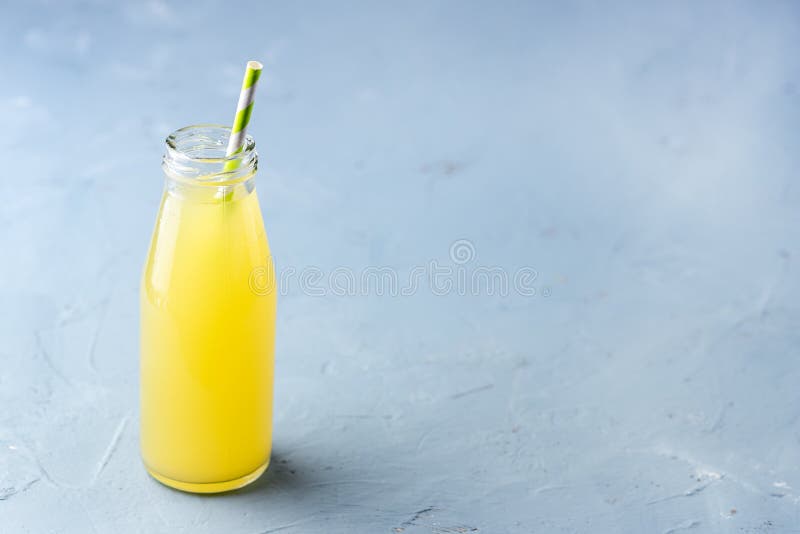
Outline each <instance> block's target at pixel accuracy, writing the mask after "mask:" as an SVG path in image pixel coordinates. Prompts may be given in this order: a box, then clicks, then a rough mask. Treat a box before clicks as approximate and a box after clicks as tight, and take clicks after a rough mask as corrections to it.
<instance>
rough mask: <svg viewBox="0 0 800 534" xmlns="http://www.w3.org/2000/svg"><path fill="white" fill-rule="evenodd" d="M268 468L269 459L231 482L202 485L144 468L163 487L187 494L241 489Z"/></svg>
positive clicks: (205, 483)
mask: <svg viewBox="0 0 800 534" xmlns="http://www.w3.org/2000/svg"><path fill="white" fill-rule="evenodd" d="M268 466H269V459H267V461H266V462H264V464H262V465H261V466H259V467H258V469H256V470H255V471H253V472H251V473H248V474H246V475H244V476H242V477H239V478H235V479H233V480H224V481H222V482H204V483H195V482H183V481H181V480H174V479H171V478H169V477H165V476H164V475H160V474H158V473H156V472H155V471H153V470H152V469H150V468H149V467H147V466H145V469H147V472H148V473H149V474H150V476H151V477H153V478H154V479H156V480H157V481H159V482H161V483H162V484H164V485H165V486H169V487H170V488H175V489H178V490H181V491H186V492H189V493H222V492H223V491H232V490H235V489H239V488H243V487H245V486H247V485H248V484H251V483H252V482H255V481H256V480H257V479H258V477H260V476H261V475H262V474H264V471H266V470H267V467H268Z"/></svg>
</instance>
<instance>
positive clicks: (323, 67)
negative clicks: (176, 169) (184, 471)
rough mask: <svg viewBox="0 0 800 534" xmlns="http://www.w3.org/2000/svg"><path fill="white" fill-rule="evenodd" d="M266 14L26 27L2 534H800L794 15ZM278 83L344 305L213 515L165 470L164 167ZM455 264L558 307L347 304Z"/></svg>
mask: <svg viewBox="0 0 800 534" xmlns="http://www.w3.org/2000/svg"><path fill="white" fill-rule="evenodd" d="M251 4H252V5H248V6H246V7H247V10H248V11H247V13H243V12H242V8H243V7H244V6H238V5H237V4H236V3H222V2H218V3H217V2H203V1H199V2H191V3H188V2H182V3H177V2H174V3H165V2H163V1H161V0H149V1H144V2H133V1H125V2H110V1H109V2H103V1H88V2H31V3H27V2H25V3H23V2H13V3H11V2H8V3H5V4H4V5H3V9H2V15H1V16H0V50H2V54H0V81H2V83H0V156H2V161H3V164H4V171H3V172H2V173H1V174H0V198H2V199H3V202H2V207H0V250H2V254H3V261H2V262H0V532H2V533H3V534H6V533H14V534H16V533H50V532H52V533H62V532H70V533H72V532H75V533H86V532H97V533H106V532H113V533H115V534H127V533H139V532H148V533H151V534H157V533H192V534H199V533H219V532H225V533H230V534H264V533H267V532H276V531H281V532H285V533H287V534H290V533H300V532H327V533H348V534H349V533H354V532H359V533H361V532H364V533H373V532H375V533H378V532H387V533H400V532H403V533H406V534H414V533H423V532H434V533H438V534H444V533H458V532H485V533H492V534H493V533H531V532H536V533H548V534H549V533H561V532H563V533H567V532H587V533H589V532H591V533H601V532H626V533H627V532H641V533H680V532H683V531H692V532H714V533H728V532H737V533H738V532H753V533H754V532H797V531H798V530H800V513H798V511H799V510H800V389H799V388H798V387H797V384H798V383H800V360H798V356H800V354H799V353H800V307H799V306H798V297H800V280H799V279H798V257H800V241H799V240H798V238H799V237H800V230H799V229H800V182H798V179H797V178H798V173H797V169H798V163H799V161H798V160H799V159H800V158H799V157H798V154H799V153H800V151H798V142H799V141H800V130H799V129H798V128H797V124H798V119H800V55H798V54H797V53H796V51H797V43H798V42H800V24H799V21H800V8H798V5H797V4H796V3H792V2H764V3H757V2H737V1H731V2H728V1H718V2H715V1H711V2H668V3H661V2H658V3H655V2H641V3H640V2H613V3H599V2H598V3H591V2H499V3H492V2H438V1H436V2H414V3H411V4H407V3H368V2H363V3H362V2H355V3H351V2H346V3H322V2H320V3H305V2H304V3H289V2H286V3H274V2H263V3H261V2H259V3H251ZM231 21H236V22H235V24H234V23H232V22H231ZM248 59H260V60H262V61H263V62H264V64H265V73H264V76H263V78H262V85H261V87H260V90H259V95H258V101H257V105H256V109H255V113H254V116H253V126H252V129H251V132H252V134H253V135H254V137H255V138H256V140H257V143H258V147H259V151H260V154H261V162H262V164H261V171H260V175H259V179H258V184H259V185H258V188H259V189H258V193H259V196H260V199H261V202H262V207H263V209H264V215H265V220H266V225H267V230H268V232H269V235H270V240H271V245H272V248H273V250H274V253H275V254H276V262H277V266H278V269H279V271H281V272H282V273H284V274H287V273H291V272H293V271H292V270H294V272H296V273H307V272H309V269H312V270H313V269H314V268H316V269H318V270H319V272H321V273H323V279H322V281H321V282H320V283H318V284H315V285H314V287H309V280H308V279H304V281H303V282H301V281H299V280H298V278H296V277H295V278H293V277H291V276H288V275H287V278H288V280H287V284H286V287H285V288H283V291H282V294H281V296H280V300H279V321H278V339H277V351H276V355H277V382H276V396H275V409H276V413H275V453H274V457H273V464H272V467H271V468H270V470H269V471H268V473H267V474H266V475H265V476H264V477H263V479H262V480H260V481H259V482H258V483H257V484H256V485H254V486H252V487H250V488H248V489H246V490H244V491H242V492H239V493H235V494H227V495H223V496H218V497H201V496H193V495H187V494H183V493H179V492H175V491H172V490H169V489H167V488H165V487H163V486H160V485H159V484H157V483H155V482H154V481H152V480H151V479H149V478H148V477H147V475H146V474H145V472H144V470H143V469H142V467H141V465H140V462H139V458H138V442H137V440H138V412H137V395H138V391H137V387H138V385H137V373H138V352H137V351H138V347H137V328H138V309H137V291H138V282H139V280H138V277H139V273H140V269H141V266H142V262H143V260H144V255H145V251H146V248H147V244H148V240H149V237H150V232H151V230H152V226H153V222H154V218H155V212H156V208H157V205H158V202H159V196H160V193H161V188H162V175H161V171H160V167H159V160H160V157H161V153H162V150H163V138H164V137H165V136H166V134H168V133H169V132H170V131H171V130H174V129H176V128H178V127H181V126H184V125H187V124H192V123H198V122H217V123H224V122H227V121H229V120H230V116H231V114H232V111H233V108H234V106H235V101H236V95H237V91H238V85H239V83H240V78H241V70H242V67H243V65H244V63H245V62H246V61H247V60H248ZM433 261H435V262H436V266H437V267H442V268H450V269H451V271H450V275H451V276H452V278H451V281H455V282H457V281H458V277H459V276H461V274H459V273H463V276H465V277H466V278H464V279H465V280H466V279H471V277H472V276H473V274H474V273H475V272H476V270H478V269H480V268H484V267H497V268H499V271H495V272H500V273H505V274H506V276H509V275H514V274H515V273H517V272H519V270H520V269H530V270H535V272H536V277H535V278H530V277H529V278H528V279H526V280H527V282H526V284H524V285H525V287H523V288H520V287H518V286H513V287H511V288H510V290H509V291H508V292H507V294H505V295H501V294H494V295H490V294H488V293H489V291H487V290H486V288H485V287H478V288H471V287H470V288H463V287H462V289H463V290H461V291H459V288H458V287H457V286H458V284H457V283H456V284H455V285H454V286H453V287H451V288H450V291H440V290H437V289H436V287H434V286H433V285H432V284H431V283H430V280H428V279H423V280H422V281H421V283H420V284H419V286H418V287H417V288H416V290H414V291H408V293H411V294H410V295H401V294H391V291H389V292H384V294H382V295H381V294H378V293H380V291H378V289H377V288H366V290H365V291H363V293H367V294H360V293H362V291H355V293H359V294H352V293H353V292H350V293H348V294H345V295H340V294H339V293H337V292H336V291H334V290H333V289H335V288H334V287H333V286H331V285H330V283H329V282H330V274H331V273H333V272H350V273H355V274H356V275H360V274H363V272H364V271H365V270H367V269H369V268H371V267H372V268H375V267H381V268H388V269H389V271H388V272H390V273H395V274H394V275H393V276H396V277H397V279H398V280H399V281H403V280H409V279H410V277H411V276H412V274H413V272H414V268H415V267H421V268H422V269H423V271H426V272H427V271H429V270H430V269H431V268H432V264H431V262H433ZM337 268H341V269H340V270H339V271H335V269H337ZM483 272H485V270H484V271H483ZM525 272H532V271H525ZM326 277H327V278H326ZM326 281H327V282H326ZM326 284H327V285H326ZM512 285H513V284H512ZM437 287H438V286H437ZM320 289H321V293H322V295H317V292H320V291H318V290H320ZM362 289H363V288H362ZM440 289H441V288H440ZM531 289H532V290H534V292H535V293H534V294H533V295H530V294H529V293H530V291H529V290H531ZM439 293H447V294H445V295H442V294H439Z"/></svg>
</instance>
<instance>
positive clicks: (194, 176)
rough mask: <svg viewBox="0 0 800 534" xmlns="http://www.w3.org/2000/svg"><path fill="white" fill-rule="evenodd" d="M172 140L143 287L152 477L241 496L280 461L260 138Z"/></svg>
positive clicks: (221, 135) (203, 132)
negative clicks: (275, 447)
mask: <svg viewBox="0 0 800 534" xmlns="http://www.w3.org/2000/svg"><path fill="white" fill-rule="evenodd" d="M229 135H230V128H225V127H221V126H208V125H205V126H192V127H188V128H183V129H181V130H178V131H176V132H175V133H173V134H172V135H170V136H169V138H168V139H167V149H166V154H165V156H164V163H163V167H164V171H165V174H166V187H165V191H164V195H163V199H162V202H161V209H160V212H159V215H158V220H157V223H156V228H155V232H154V233H153V239H152V243H151V246H150V252H149V255H148V258H147V262H146V265H145V269H144V275H143V279H142V286H141V449H142V458H143V460H144V463H145V466H146V467H147V470H148V471H149V472H150V474H151V475H152V476H153V477H155V478H156V479H158V480H159V481H161V482H163V483H164V484H167V485H169V486H172V487H175V488H178V489H182V490H186V491H193V492H218V491H226V490H230V489H235V488H237V487H241V486H243V485H245V484H247V483H249V482H251V481H252V480H255V479H256V478H258V476H259V475H260V474H261V473H262V472H263V471H264V470H265V469H266V467H267V465H268V463H269V455H270V447H271V434H272V421H271V418H272V390H273V366H274V363H273V346H274V339H275V308H276V292H275V291H274V290H273V289H274V274H273V273H274V269H273V268H272V260H271V257H270V251H269V245H268V243H267V236H266V233H265V231H264V225H263V222H262V218H261V210H260V207H259V203H258V197H257V196H256V191H255V173H256V165H257V155H256V152H255V144H254V142H253V141H252V138H250V137H247V138H246V141H245V144H244V148H243V150H241V151H240V152H239V153H238V154H236V155H234V156H232V158H235V159H236V160H237V161H236V164H235V165H234V166H233V167H235V169H234V170H232V171H227V172H223V170H224V169H225V168H226V166H227V167H231V165H230V164H229V162H230V161H231V157H227V158H226V157H225V151H224V145H225V142H226V141H227V138H228V137H229Z"/></svg>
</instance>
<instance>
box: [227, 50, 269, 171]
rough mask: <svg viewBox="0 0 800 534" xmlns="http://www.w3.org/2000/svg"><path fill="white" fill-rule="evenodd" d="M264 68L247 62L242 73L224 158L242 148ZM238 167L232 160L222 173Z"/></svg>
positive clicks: (257, 63) (237, 163) (254, 62)
mask: <svg viewBox="0 0 800 534" xmlns="http://www.w3.org/2000/svg"><path fill="white" fill-rule="evenodd" d="M263 68H264V66H263V65H262V64H261V63H259V62H258V61H248V62H247V69H245V71H244V80H243V81H242V91H241V92H240V93H239V104H238V105H237V106H236V117H235V118H234V119H233V126H232V127H231V137H230V139H229V140H228V149H227V150H226V151H225V156H226V157H230V156H233V155H235V154H238V153H239V152H241V151H242V148H243V147H244V138H245V135H247V125H248V124H249V122H250V114H251V113H252V112H253V103H254V101H255V95H256V85H257V84H258V78H259V77H260V76H261V69H263ZM238 166H239V161H238V160H232V161H229V162H227V163H226V164H225V168H224V171H225V172H228V171H232V170H234V169H236V168H237V167H238Z"/></svg>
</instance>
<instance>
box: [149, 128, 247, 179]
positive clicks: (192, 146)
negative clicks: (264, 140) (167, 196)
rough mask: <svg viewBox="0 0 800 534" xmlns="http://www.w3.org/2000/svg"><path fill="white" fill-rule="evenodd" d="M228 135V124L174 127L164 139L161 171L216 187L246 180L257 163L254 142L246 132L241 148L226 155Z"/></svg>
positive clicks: (229, 133) (175, 177)
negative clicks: (176, 128)
mask: <svg viewBox="0 0 800 534" xmlns="http://www.w3.org/2000/svg"><path fill="white" fill-rule="evenodd" d="M230 135H231V129H230V127H229V126H222V125H219V124H197V125H193V126H186V127H185V128H181V129H179V130H175V131H174V132H172V133H171V134H170V135H169V136H168V137H167V139H166V151H165V152H164V159H163V162H162V167H163V168H164V172H165V173H166V174H167V176H168V177H170V178H173V179H176V180H179V181H184V182H191V183H194V184H198V185H202V184H207V185H211V186H216V187H219V186H222V185H232V184H235V183H239V182H242V181H245V180H247V179H248V178H250V177H252V176H253V175H254V174H255V172H256V169H257V167H258V153H257V152H256V143H255V141H254V140H253V138H252V137H251V136H249V135H248V136H246V137H245V139H244V146H243V147H242V150H241V151H239V152H237V153H236V154H234V155H232V156H226V155H225V150H226V148H227V146H228V138H229V137H230Z"/></svg>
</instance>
